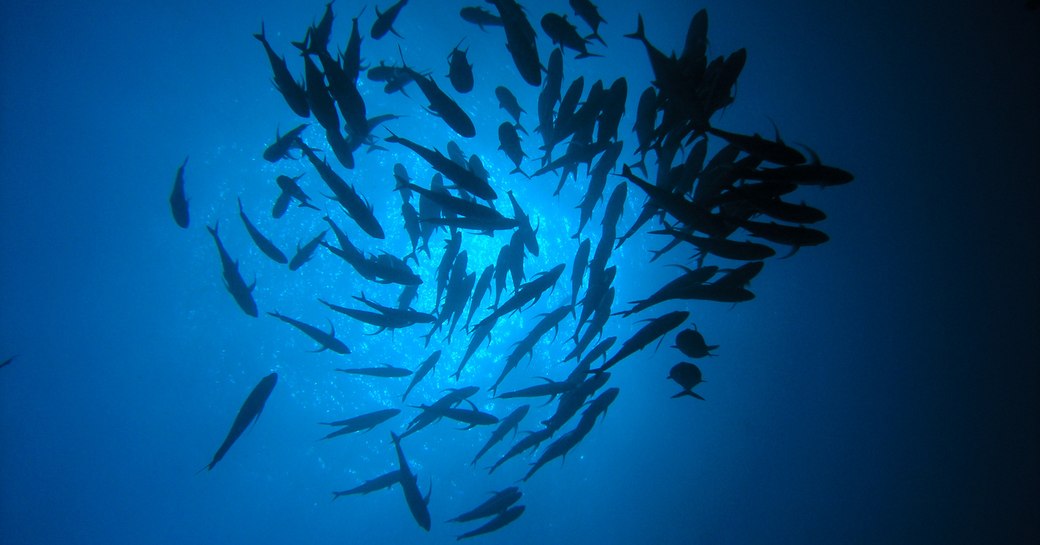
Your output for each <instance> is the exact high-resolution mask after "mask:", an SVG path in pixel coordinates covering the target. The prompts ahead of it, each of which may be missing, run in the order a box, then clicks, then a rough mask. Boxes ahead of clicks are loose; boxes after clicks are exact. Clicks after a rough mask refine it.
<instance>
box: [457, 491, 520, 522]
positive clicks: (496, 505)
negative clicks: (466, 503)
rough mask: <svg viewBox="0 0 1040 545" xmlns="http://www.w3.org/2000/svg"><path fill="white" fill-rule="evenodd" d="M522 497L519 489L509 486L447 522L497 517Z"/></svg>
mask: <svg viewBox="0 0 1040 545" xmlns="http://www.w3.org/2000/svg"><path fill="white" fill-rule="evenodd" d="M523 495H524V493H523V492H521V491H520V489H519V488H517V487H515V486H510V487H509V488H506V489H504V490H499V491H498V492H495V493H494V495H492V496H491V497H490V498H488V499H487V501H485V502H484V503H481V504H480V505H478V506H476V507H474V508H473V509H470V510H469V511H466V512H465V513H463V514H461V515H459V516H457V517H455V518H452V519H448V522H470V521H474V520H479V519H482V518H487V517H491V516H494V515H497V514H499V513H501V512H503V511H505V510H506V509H509V506H510V505H513V504H514V503H516V502H518V501H520V498H522V497H523Z"/></svg>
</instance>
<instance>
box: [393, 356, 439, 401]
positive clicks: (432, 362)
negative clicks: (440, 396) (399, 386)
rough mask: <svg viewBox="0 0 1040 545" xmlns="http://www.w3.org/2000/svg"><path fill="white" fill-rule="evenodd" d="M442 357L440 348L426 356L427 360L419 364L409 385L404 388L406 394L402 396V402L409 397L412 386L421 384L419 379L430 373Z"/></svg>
mask: <svg viewBox="0 0 1040 545" xmlns="http://www.w3.org/2000/svg"><path fill="white" fill-rule="evenodd" d="M440 359H441V351H440V350H438V351H436V352H434V353H433V354H430V356H429V357H428V358H426V359H425V360H423V362H422V363H420V364H419V368H418V369H416V370H415V373H414V374H412V381H411V382H409V383H408V387H407V388H405V390H404V395H403V396H401V402H404V400H406V399H408V394H409V392H411V391H412V388H415V385H416V384H419V381H421V380H422V379H423V378H425V377H426V375H427V374H429V373H430V371H433V368H434V366H436V365H437V361H439V360H440Z"/></svg>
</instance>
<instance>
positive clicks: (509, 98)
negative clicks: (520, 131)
mask: <svg viewBox="0 0 1040 545" xmlns="http://www.w3.org/2000/svg"><path fill="white" fill-rule="evenodd" d="M495 98H497V99H498V107H499V108H502V109H503V110H505V111H506V112H507V113H508V114H509V115H511V116H513V121H514V122H516V125H517V126H519V125H520V114H522V113H523V112H524V109H523V108H521V107H520V103H519V102H518V101H517V100H516V96H515V95H513V92H512V91H510V90H509V89H508V88H506V87H503V86H501V85H499V86H498V87H495Z"/></svg>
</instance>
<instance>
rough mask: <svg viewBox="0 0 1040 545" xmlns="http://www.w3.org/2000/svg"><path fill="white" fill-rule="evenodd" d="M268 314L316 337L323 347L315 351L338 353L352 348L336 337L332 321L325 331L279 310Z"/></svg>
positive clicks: (311, 336)
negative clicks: (326, 331) (280, 312)
mask: <svg viewBox="0 0 1040 545" xmlns="http://www.w3.org/2000/svg"><path fill="white" fill-rule="evenodd" d="M267 315H268V316H273V317H275V318H278V319H279V320H281V321H283V322H285V323H287V324H289V325H291V326H293V327H295V328H296V329H299V330H300V331H302V332H303V334H304V335H307V336H308V337H310V338H311V339H314V341H315V342H317V343H318V344H320V345H321V348H319V349H318V350H316V351H315V352H324V351H325V350H332V351H333V352H335V353H337V354H349V353H350V348H347V345H345V344H343V341H341V340H339V339H337V338H336V327H335V326H333V325H332V322H329V332H328V333H325V332H324V331H322V330H320V329H318V328H316V327H314V326H312V325H310V324H307V323H304V322H301V321H299V320H295V319H293V318H289V317H288V316H284V315H282V314H279V313H278V312H268V313H267Z"/></svg>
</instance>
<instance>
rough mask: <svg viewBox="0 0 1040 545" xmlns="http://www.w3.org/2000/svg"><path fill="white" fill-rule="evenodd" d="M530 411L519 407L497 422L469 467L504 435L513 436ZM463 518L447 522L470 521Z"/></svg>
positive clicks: (527, 406)
mask: <svg viewBox="0 0 1040 545" xmlns="http://www.w3.org/2000/svg"><path fill="white" fill-rule="evenodd" d="M530 409H531V406H530V405H521V406H519V407H517V408H515V409H513V412H511V413H509V415H508V416H506V417H505V418H503V419H502V420H501V421H500V422H499V424H498V427H497V428H495V431H493V432H491V437H489V438H488V440H487V443H484V446H483V447H481V448H480V451H479V452H477V455H476V456H474V457H473V461H472V462H470V465H471V466H475V465H477V460H479V459H480V457H481V456H483V455H484V453H486V452H487V451H488V450H490V449H491V447H493V446H495V445H497V444H498V443H499V442H501V441H502V440H503V439H505V437H506V435H509V432H513V435H516V430H517V428H518V427H519V426H520V421H521V420H523V419H524V417H525V416H527V411H528V410H530ZM463 516H464V515H460V516H459V517H456V518H454V519H452V520H451V521H448V522H452V521H456V522H464V521H465V520H472V519H462V517H463Z"/></svg>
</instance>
